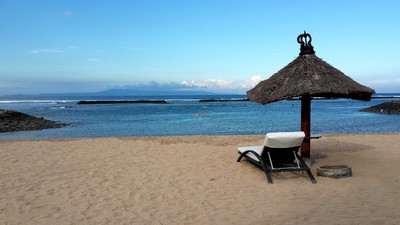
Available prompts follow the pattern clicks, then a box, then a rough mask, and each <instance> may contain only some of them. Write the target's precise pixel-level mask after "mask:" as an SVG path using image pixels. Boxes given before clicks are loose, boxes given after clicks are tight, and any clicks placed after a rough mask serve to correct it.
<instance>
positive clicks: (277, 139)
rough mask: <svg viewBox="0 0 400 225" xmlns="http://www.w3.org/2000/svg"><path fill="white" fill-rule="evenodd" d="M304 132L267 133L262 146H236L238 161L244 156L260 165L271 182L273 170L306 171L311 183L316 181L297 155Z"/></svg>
mask: <svg viewBox="0 0 400 225" xmlns="http://www.w3.org/2000/svg"><path fill="white" fill-rule="evenodd" d="M304 138H305V134H304V132H302V131H301V132H277V133H268V134H266V136H265V140H264V144H263V145H262V146H249V147H238V152H239V154H240V156H239V158H238V159H237V161H238V162H240V160H241V159H242V158H243V157H245V158H246V159H247V160H248V161H250V162H252V163H254V164H255V165H256V166H259V167H261V168H262V169H263V170H264V172H265V175H266V176H267V180H268V183H271V184H272V178H271V175H272V173H273V172H284V171H306V172H307V174H308V176H309V177H310V179H311V182H312V183H317V181H316V180H315V178H314V176H313V174H312V173H311V171H310V168H309V167H308V166H307V164H306V163H305V162H304V160H303V159H302V158H301V157H300V156H299V155H298V151H299V149H300V146H301V143H302V142H303V140H304Z"/></svg>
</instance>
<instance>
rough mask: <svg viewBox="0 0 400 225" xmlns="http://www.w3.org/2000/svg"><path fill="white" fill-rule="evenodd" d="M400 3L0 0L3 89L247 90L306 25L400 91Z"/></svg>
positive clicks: (341, 64) (339, 64) (348, 68)
mask: <svg viewBox="0 0 400 225" xmlns="http://www.w3.org/2000/svg"><path fill="white" fill-rule="evenodd" d="M399 11H400V1H398V0H375V1H372V0H363V1H359V0H335V1H333V0H327V1H321V0H299V1H292V0H145V1H144V0H127V1H122V0H115V1H109V0H108V1H105V0H96V1H89V0H0V95H9V94H40V93H81V92H97V91H102V90H106V89H111V88H134V87H139V86H140V87H142V86H154V84H158V86H162V87H165V88H168V87H170V88H171V89H172V88H174V89H182V90H183V89H199V90H205V91H214V92H220V93H239V94H243V93H245V92H246V91H247V90H249V89H251V88H252V87H254V86H255V85H256V84H257V83H258V82H259V81H261V80H264V79H267V78H268V77H270V76H271V75H273V74H274V73H275V72H277V71H278V70H280V69H281V68H283V67H284V66H286V65H287V64H288V63H290V62H291V61H292V60H294V59H295V58H296V57H297V56H298V54H299V48H300V46H299V44H298V43H297V36H298V35H299V34H302V33H303V32H304V31H307V32H308V33H310V34H311V36H312V38H313V41H312V44H313V46H314V50H315V51H316V55H317V56H318V57H320V58H322V59H323V60H325V61H326V62H328V63H329V64H331V65H332V66H334V67H336V68H338V69H339V70H341V71H342V72H344V73H345V74H346V75H348V76H350V77H351V78H352V79H354V80H355V81H357V82H359V83H361V84H363V85H366V86H369V87H371V88H373V89H375V91H376V92H378V93H382V92H386V93H393V92H397V93H398V92H400V41H399V40H400V13H398V12H399ZM156 86H157V85H156Z"/></svg>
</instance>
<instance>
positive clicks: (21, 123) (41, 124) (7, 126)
mask: <svg viewBox="0 0 400 225" xmlns="http://www.w3.org/2000/svg"><path fill="white" fill-rule="evenodd" d="M65 126H67V124H65V123H61V122H55V121H51V120H46V119H43V118H38V117H34V116H30V115H27V114H24V113H21V112H16V111H12V110H2V109H0V132H12V131H26V130H43V129H49V128H61V127H65Z"/></svg>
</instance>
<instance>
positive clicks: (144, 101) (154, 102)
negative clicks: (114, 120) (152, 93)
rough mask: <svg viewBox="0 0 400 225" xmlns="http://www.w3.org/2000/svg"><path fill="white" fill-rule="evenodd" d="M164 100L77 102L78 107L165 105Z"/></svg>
mask: <svg viewBox="0 0 400 225" xmlns="http://www.w3.org/2000/svg"><path fill="white" fill-rule="evenodd" d="M167 103H168V102H167V101H165V100H95V101H85V100H84V101H79V102H78V103H77V104H78V105H93V104H167Z"/></svg>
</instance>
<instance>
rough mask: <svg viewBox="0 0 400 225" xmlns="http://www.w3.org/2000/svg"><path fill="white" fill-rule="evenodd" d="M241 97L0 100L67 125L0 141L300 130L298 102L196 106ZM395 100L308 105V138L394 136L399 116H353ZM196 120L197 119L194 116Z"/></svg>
mask: <svg viewBox="0 0 400 225" xmlns="http://www.w3.org/2000/svg"><path fill="white" fill-rule="evenodd" d="M220 98H223V99H240V98H245V96H244V95H218V96H140V97H127V96H124V97H115V96H114V97H107V96H102V97H99V96H97V97H79V96H74V97H72V96H71V97H65V96H64V97H51V96H47V97H19V98H17V97H14V98H6V97H2V98H0V108H1V109H11V110H17V111H21V112H24V113H27V114H30V115H34V116H38V117H44V118H46V119H50V120H55V121H62V122H65V123H69V124H71V125H70V126H67V127H64V128H59V129H47V130H41V131H23V132H10V133H0V140H15V139H42V138H70V137H110V136H171V135H237V134H264V133H267V132H274V131H293V130H299V128H300V101H280V102H275V103H271V104H267V105H261V104H257V103H253V102H207V103H203V102H199V100H200V99H220ZM131 99H152V100H166V101H167V102H168V104H111V105H110V104H108V105H107V104H104V105H78V104H77V102H78V101H79V100H131ZM391 100H398V99H372V100H371V101H369V102H364V101H354V100H348V99H337V100H313V101H312V110H311V114H312V115H311V132H312V134H327V133H378V132H379V133H380V132H400V116H399V115H386V114H373V113H364V112H359V110H360V109H363V108H366V107H369V106H373V105H377V104H380V103H383V102H386V101H391ZM196 115H197V116H196Z"/></svg>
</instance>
